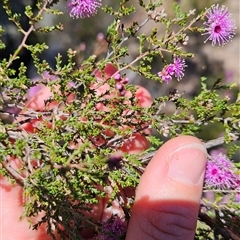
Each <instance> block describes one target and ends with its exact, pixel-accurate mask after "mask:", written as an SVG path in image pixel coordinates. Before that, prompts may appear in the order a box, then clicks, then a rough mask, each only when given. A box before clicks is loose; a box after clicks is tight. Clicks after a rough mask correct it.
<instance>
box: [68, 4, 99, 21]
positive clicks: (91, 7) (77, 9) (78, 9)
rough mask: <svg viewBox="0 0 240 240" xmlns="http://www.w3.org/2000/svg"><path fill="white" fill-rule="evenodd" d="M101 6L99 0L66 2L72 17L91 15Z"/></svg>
mask: <svg viewBox="0 0 240 240" xmlns="http://www.w3.org/2000/svg"><path fill="white" fill-rule="evenodd" d="M101 6H102V4H101V0H70V1H69V3H68V7H69V9H70V13H69V14H70V16H71V17H73V18H85V17H91V16H92V15H94V14H96V13H97V8H99V7H101Z"/></svg>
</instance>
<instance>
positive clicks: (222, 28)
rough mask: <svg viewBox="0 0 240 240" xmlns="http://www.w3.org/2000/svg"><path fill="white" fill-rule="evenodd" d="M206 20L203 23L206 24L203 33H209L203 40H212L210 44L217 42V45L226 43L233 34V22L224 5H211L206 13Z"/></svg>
mask: <svg viewBox="0 0 240 240" xmlns="http://www.w3.org/2000/svg"><path fill="white" fill-rule="evenodd" d="M206 18H207V21H206V22H204V23H203V24H204V25H206V28H205V31H206V33H204V34H203V35H206V34H209V36H208V38H207V39H206V40H205V42H207V41H208V40H210V41H212V45H213V46H214V45H216V44H218V45H219V46H221V45H224V44H226V43H228V42H229V41H230V40H231V39H232V38H233V36H234V35H235V29H236V27H235V22H234V20H233V19H232V15H231V14H230V13H229V11H228V9H227V8H226V7H225V6H221V7H219V5H213V6H212V7H211V8H209V9H208V11H207V13H206Z"/></svg>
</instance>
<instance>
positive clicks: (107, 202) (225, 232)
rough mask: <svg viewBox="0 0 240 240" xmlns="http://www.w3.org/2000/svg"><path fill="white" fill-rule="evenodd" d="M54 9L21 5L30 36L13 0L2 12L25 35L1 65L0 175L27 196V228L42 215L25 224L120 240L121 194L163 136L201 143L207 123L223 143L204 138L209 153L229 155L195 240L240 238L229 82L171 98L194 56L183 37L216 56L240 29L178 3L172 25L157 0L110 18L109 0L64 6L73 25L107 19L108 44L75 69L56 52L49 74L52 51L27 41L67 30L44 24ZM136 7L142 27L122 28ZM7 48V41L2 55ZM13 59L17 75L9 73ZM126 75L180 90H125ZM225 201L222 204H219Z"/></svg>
mask: <svg viewBox="0 0 240 240" xmlns="http://www.w3.org/2000/svg"><path fill="white" fill-rule="evenodd" d="M59 2H60V1H59V0H52V1H48V0H43V1H39V2H38V3H37V4H36V6H34V7H33V6H31V5H26V6H25V11H24V15H25V16H26V17H27V19H28V24H29V28H28V30H26V29H25V28H23V26H22V23H21V18H22V15H21V14H20V13H17V12H14V11H13V8H12V7H13V6H11V4H10V2H9V1H8V0H4V1H2V5H1V6H2V7H3V9H4V10H5V12H6V14H7V16H8V19H9V21H11V22H12V23H13V24H14V25H15V26H16V28H17V29H18V31H19V32H20V33H21V34H22V40H21V43H20V44H19V46H18V47H17V49H14V53H13V54H9V55H8V56H7V57H6V58H3V59H1V62H0V90H1V98H0V103H1V110H0V111H1V113H2V115H3V116H5V118H4V117H2V118H1V122H0V129H1V131H0V144H1V151H0V162H1V165H0V166H1V168H0V174H1V175H2V176H5V177H7V178H8V179H9V181H11V182H13V183H17V184H19V185H20V186H22V187H23V191H24V198H25V205H24V211H23V215H22V216H24V217H26V218H28V219H31V218H32V217H35V216H36V215H38V214H40V213H41V214H42V213H43V216H42V218H41V219H40V220H39V221H37V223H33V222H32V223H31V227H32V228H34V229H37V228H38V227H39V226H41V225H42V224H45V223H46V224H47V231H48V234H49V235H50V236H51V237H52V238H53V239H55V238H56V236H55V233H56V231H57V233H58V234H59V235H60V236H61V237H62V238H63V239H68V238H69V239H81V237H82V236H84V235H86V233H85V232H84V229H86V228H88V229H90V230H91V231H90V233H87V234H90V236H91V237H92V238H93V239H124V236H125V233H126V230H127V221H128V218H129V216H130V212H131V206H132V203H133V201H134V197H133V196H132V194H127V195H125V193H124V191H125V190H127V189H134V188H135V187H136V186H137V184H138V182H139V178H140V176H141V175H142V173H143V172H144V169H145V167H146V165H147V163H148V162H149V160H150V158H151V157H152V156H153V155H154V153H155V151H156V149H158V148H159V146H161V145H162V144H163V142H164V141H165V140H164V139H166V138H173V137H175V136H178V135H182V134H190V135H194V136H201V135H200V134H201V133H202V131H204V126H206V125H213V126H215V125H217V124H218V125H219V124H220V125H221V132H220V133H218V134H223V135H224V136H223V137H217V138H214V139H211V140H209V139H208V140H206V139H203V141H204V143H205V146H206V148H207V149H208V150H211V149H213V148H216V147H218V146H222V145H224V146H225V147H226V149H227V150H228V153H227V155H225V154H223V153H218V154H215V155H214V154H212V155H210V154H209V161H208V164H207V166H206V174H205V186H204V194H203V203H202V206H201V210H200V213H199V221H201V222H202V225H201V227H199V228H198V229H197V230H196V236H195V238H196V239H211V238H210V236H212V235H213V236H217V235H219V236H220V238H221V239H230V238H229V236H233V235H234V236H236V237H237V238H239V237H240V230H239V226H237V225H236V224H234V223H236V222H239V221H240V220H239V194H240V193H239V189H240V180H239V163H238V162H233V161H231V160H230V159H231V158H232V157H233V156H234V154H235V153H236V152H237V150H238V149H239V146H238V144H237V141H238V140H239V136H240V134H239V133H240V122H239V119H240V111H239V109H240V101H239V92H238V93H237V94H238V97H237V94H236V91H238V90H237V87H236V84H228V85H226V84H225V85H224V84H223V83H222V82H221V80H220V79H216V80H215V82H214V83H213V84H212V86H211V85H210V84H209V83H208V79H207V77H205V76H199V83H200V85H201V88H200V89H199V90H200V91H199V92H198V93H197V94H195V95H194V96H193V97H192V98H191V99H188V98H186V97H185V95H184V92H180V91H178V85H177V84H178V82H179V81H181V80H182V79H184V78H185V77H187V76H186V73H185V72H186V71H185V70H186V69H187V68H188V67H189V66H188V64H187V59H188V58H193V57H194V54H193V53H190V52H189V51H188V48H187V47H188V46H187V45H188V41H189V34H190V32H195V33H196V34H199V36H201V35H207V38H206V40H205V42H208V41H211V42H212V45H213V47H214V46H215V45H218V46H222V45H225V44H231V40H232V39H233V37H234V35H235V31H236V26H235V21H234V19H233V17H232V15H231V14H230V12H229V11H228V9H227V8H226V7H225V6H220V5H213V6H209V7H208V8H207V9H205V10H203V11H202V12H201V13H198V14H197V15H195V11H193V10H190V11H189V12H181V10H180V7H179V6H178V5H176V6H175V8H174V16H170V17H169V16H168V15H167V14H166V12H165V10H164V9H165V6H164V5H163V4H162V3H161V1H159V2H157V1H156V2H154V3H153V2H152V1H150V2H149V3H144V2H143V1H141V0H139V1H138V2H136V5H137V6H133V5H129V4H127V3H128V2H129V1H126V0H122V1H119V3H118V4H117V5H118V9H117V10H116V6H114V3H111V2H110V4H109V5H105V1H104V0H102V1H100V0H69V1H67V2H65V1H63V2H64V4H65V10H66V12H65V14H69V15H70V16H71V17H72V18H75V19H76V21H77V18H90V17H91V16H93V15H96V14H97V12H98V11H103V12H104V13H105V14H108V15H110V16H112V17H114V20H113V22H112V23H111V24H110V25H109V26H108V28H107V32H106V35H105V36H104V41H105V43H106V44H105V46H106V49H105V51H103V53H101V54H99V55H95V54H93V55H90V56H88V57H86V58H85V59H83V60H82V61H81V63H80V66H77V64H76V55H77V51H76V50H73V49H69V50H68V51H67V60H66V63H64V61H63V59H62V55H61V54H57V56H56V66H54V67H51V64H50V63H49V62H47V61H46V60H45V59H43V55H42V53H43V52H44V51H47V49H48V46H47V44H46V43H45V42H37V43H36V44H29V43H28V39H29V37H30V35H31V34H32V33H33V32H38V33H47V34H51V32H53V31H62V30H63V28H64V24H62V23H60V24H57V25H54V26H45V27H39V23H40V21H41V20H43V19H44V17H45V16H46V15H45V13H52V14H54V15H56V16H58V15H61V14H63V12H61V11H60V10H58V9H57V6H58V5H57V3H59ZM112 2H113V1H112ZM115 4H116V3H115ZM136 7H141V8H142V9H143V10H144V12H145V14H146V19H145V20H144V21H143V22H141V23H140V22H137V21H135V22H132V23H131V24H128V26H125V25H124V19H125V17H128V16H131V14H133V13H134V12H135V11H136ZM95 17H97V16H95ZM59 19H61V18H60V17H59ZM150 21H152V22H154V23H156V24H162V25H163V26H164V27H165V32H164V34H163V35H161V34H160V33H159V29H158V28H153V29H151V32H150V34H146V33H144V27H145V26H148V24H149V22H150ZM199 22H200V23H201V24H199ZM4 31H5V29H4V26H3V27H0V33H1V34H2V36H4ZM131 39H134V40H136V42H137V43H138V46H137V47H138V53H137V56H135V57H134V58H133V59H131V57H130V58H127V57H128V55H129V51H130V47H129V45H128V44H127V43H128V41H130V40H131ZM5 47H6V46H5V43H4V38H2V40H1V42H0V51H1V50H3V49H4V48H5ZM223 47H224V46H223ZM24 50H27V51H28V52H29V53H30V54H31V59H32V61H33V64H34V67H35V68H36V71H37V73H38V74H39V78H36V79H34V80H33V79H31V78H30V77H29V74H28V68H27V66H26V65H25V64H24V61H23V59H22V56H21V52H22V51H24ZM222 51H224V48H222ZM129 59H130V60H129ZM17 60H20V66H19V67H18V68H17V69H16V68H14V63H15V62H16V61H17ZM155 60H156V61H157V60H158V61H159V62H160V61H161V62H162V63H163V66H162V67H161V68H160V69H158V70H156V69H154V67H153V65H154V61H155ZM126 70H128V72H126ZM129 72H134V73H135V74H137V75H139V76H141V77H142V78H145V79H149V81H156V82H157V83H158V84H159V88H161V86H163V85H164V84H167V83H170V82H174V81H176V80H177V81H176V88H175V89H172V90H171V91H170V92H169V94H167V95H165V96H158V97H156V98H155V99H152V97H151V94H150V93H149V92H148V91H147V90H146V89H145V88H143V87H141V86H135V85H133V84H131V79H130V77H128V73H129ZM226 90H228V91H229V92H231V93H232V94H233V95H234V94H235V95H234V97H233V98H232V99H230V98H229V97H228V96H224V95H223V94H222V93H223V92H224V91H226ZM235 98H236V100H235V101H234V99H235ZM168 103H171V104H172V105H174V109H175V110H174V112H172V113H171V114H169V112H167V110H166V108H165V106H166V105H167V104H168ZM6 116H7V117H6ZM6 118H7V121H6ZM153 130H154V131H153ZM153 132H155V133H156V134H155V135H152V133H153ZM209 192H210V193H211V194H215V197H216V200H215V201H214V202H211V201H210V200H209V198H208V197H207V193H209ZM226 197H227V199H228V201H227V203H225V204H224V206H222V205H221V204H220V203H221V201H222V200H223V199H224V198H226ZM79 199H80V200H79ZM122 199H124V201H123V200H122ZM96 205H97V206H105V207H106V209H107V208H108V207H109V206H111V207H112V208H114V206H115V207H116V208H117V209H118V210H119V211H118V214H116V215H114V216H109V218H107V219H102V218H101V216H100V215H99V214H98V212H97V211H96V210H95V208H94V206H96ZM206 209H207V210H206ZM119 212H120V214H119ZM212 213H214V214H212ZM220 213H222V214H220ZM91 214H93V215H94V217H92V218H91V217H90V216H91ZM119 215H121V216H119ZM202 226H204V227H202ZM206 226H209V227H210V229H209V228H207V227H206ZM55 230H56V231H55ZM237 238H235V239H237ZM232 239H234V238H232Z"/></svg>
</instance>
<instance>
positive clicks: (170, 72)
mask: <svg viewBox="0 0 240 240" xmlns="http://www.w3.org/2000/svg"><path fill="white" fill-rule="evenodd" d="M185 67H187V65H186V64H185V60H184V59H183V58H181V57H174V58H173V63H171V64H169V65H167V66H165V68H164V69H163V70H162V71H161V72H158V76H159V77H160V78H161V79H162V80H163V81H164V82H166V83H169V82H170V81H171V80H172V77H173V76H175V77H176V78H177V80H178V81H179V80H181V79H182V78H183V76H184V69H185Z"/></svg>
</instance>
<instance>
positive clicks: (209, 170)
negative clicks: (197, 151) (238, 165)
mask: <svg viewBox="0 0 240 240" xmlns="http://www.w3.org/2000/svg"><path fill="white" fill-rule="evenodd" d="M205 185H206V186H207V187H213V188H220V189H236V188H237V186H238V176H237V175H236V174H235V173H234V165H233V163H232V162H231V161H230V160H229V159H228V158H227V156H226V155H225V154H222V153H219V154H217V155H216V154H215V155H212V156H211V158H210V159H209V160H208V162H207V166H206V172H205Z"/></svg>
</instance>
